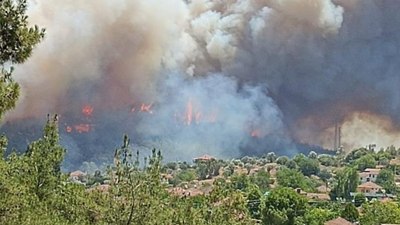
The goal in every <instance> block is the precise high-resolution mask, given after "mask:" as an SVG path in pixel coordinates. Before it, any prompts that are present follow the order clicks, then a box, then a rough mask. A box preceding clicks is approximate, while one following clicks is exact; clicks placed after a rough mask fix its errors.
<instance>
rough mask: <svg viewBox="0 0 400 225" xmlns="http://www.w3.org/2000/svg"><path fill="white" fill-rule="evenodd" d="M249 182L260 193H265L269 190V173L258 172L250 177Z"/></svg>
mask: <svg viewBox="0 0 400 225" xmlns="http://www.w3.org/2000/svg"><path fill="white" fill-rule="evenodd" d="M250 181H251V182H252V183H253V184H255V185H257V186H258V188H259V189H260V191H261V192H262V193H265V192H266V191H268V189H269V185H270V184H271V182H272V181H271V179H270V175H269V173H267V172H266V171H265V170H260V171H258V172H256V173H254V174H252V175H251V176H250Z"/></svg>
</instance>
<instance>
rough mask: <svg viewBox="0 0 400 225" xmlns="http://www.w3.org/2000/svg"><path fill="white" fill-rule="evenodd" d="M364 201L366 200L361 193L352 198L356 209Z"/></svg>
mask: <svg viewBox="0 0 400 225" xmlns="http://www.w3.org/2000/svg"><path fill="white" fill-rule="evenodd" d="M366 201H367V200H366V198H365V195H364V194H363V193H357V194H356V195H355V196H354V205H355V206H357V207H359V206H361V205H362V204H364V203H365V202H366Z"/></svg>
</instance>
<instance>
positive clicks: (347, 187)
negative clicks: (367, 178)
mask: <svg viewBox="0 0 400 225" xmlns="http://www.w3.org/2000/svg"><path fill="white" fill-rule="evenodd" d="M357 186H358V172H357V170H356V169H355V168H352V167H346V168H344V169H343V170H339V171H338V172H337V173H336V177H335V184H334V187H333V189H332V191H331V193H330V195H331V198H332V199H336V198H345V199H348V200H350V199H351V196H350V192H355V191H356V189H357Z"/></svg>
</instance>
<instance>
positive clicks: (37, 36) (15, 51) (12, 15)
mask: <svg viewBox="0 0 400 225" xmlns="http://www.w3.org/2000/svg"><path fill="white" fill-rule="evenodd" d="M26 8H27V3H26V0H17V1H14V0H3V1H0V119H1V117H2V116H3V114H4V113H5V112H6V111H8V110H10V109H12V108H14V106H15V103H16V101H17V98H18V96H19V86H18V84H17V83H15V81H14V80H13V79H12V78H11V75H12V72H13V68H12V67H11V68H5V66H4V65H5V64H6V63H7V64H8V65H12V64H15V63H23V62H24V61H25V60H26V59H27V58H28V57H29V56H30V55H31V53H32V50H33V48H34V46H35V45H36V44H38V43H39V42H40V41H41V40H42V38H43V37H44V30H43V29H40V28H39V27H38V26H33V27H29V26H28V16H26V13H25V12H26Z"/></svg>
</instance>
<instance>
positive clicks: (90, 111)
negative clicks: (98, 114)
mask: <svg viewBox="0 0 400 225" xmlns="http://www.w3.org/2000/svg"><path fill="white" fill-rule="evenodd" d="M82 114H83V115H85V116H87V117H90V116H92V115H93V107H92V106H91V105H85V106H83V107H82Z"/></svg>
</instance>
